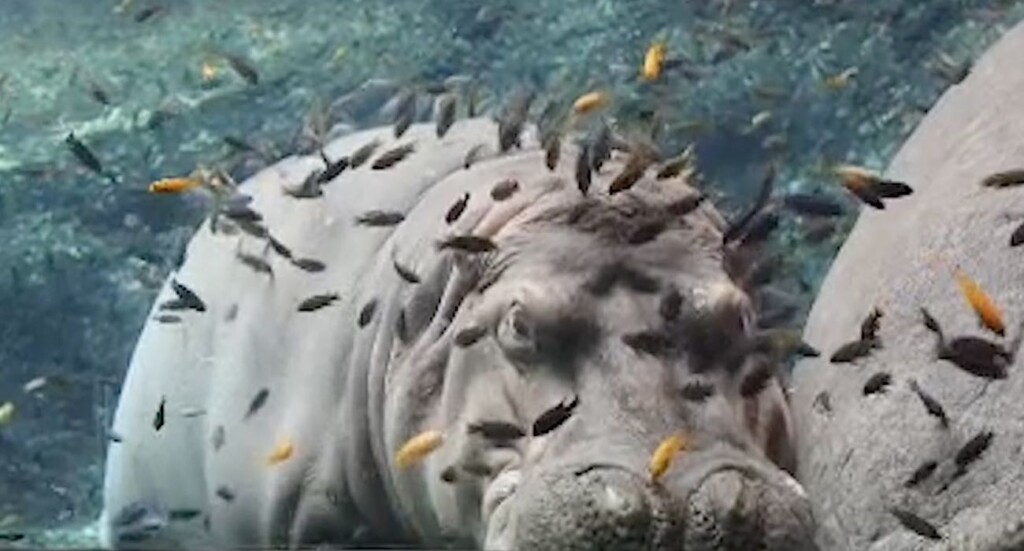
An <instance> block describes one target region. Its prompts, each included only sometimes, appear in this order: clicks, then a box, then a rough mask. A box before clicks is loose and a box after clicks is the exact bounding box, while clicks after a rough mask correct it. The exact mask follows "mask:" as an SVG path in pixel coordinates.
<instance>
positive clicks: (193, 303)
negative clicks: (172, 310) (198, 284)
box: [171, 278, 206, 312]
mask: <svg viewBox="0 0 1024 551" xmlns="http://www.w3.org/2000/svg"><path fill="white" fill-rule="evenodd" d="M171 289H174V294H176V295H178V300H180V301H181V302H182V303H183V304H184V305H185V307H186V308H187V309H189V310H195V311H196V312H205V311H206V303H204V302H203V300H202V299H200V298H199V295H197V294H196V293H195V292H194V291H193V290H192V289H189V288H188V287H186V286H185V285H183V284H182V283H181V282H179V281H178V280H177V279H174V278H171Z"/></svg>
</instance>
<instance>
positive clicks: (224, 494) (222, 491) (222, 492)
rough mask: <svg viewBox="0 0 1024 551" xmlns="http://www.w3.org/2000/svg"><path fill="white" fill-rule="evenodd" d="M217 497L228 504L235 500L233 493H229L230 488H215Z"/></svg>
mask: <svg viewBox="0 0 1024 551" xmlns="http://www.w3.org/2000/svg"><path fill="white" fill-rule="evenodd" d="M217 497H219V498H221V499H223V500H224V501H227V502H228V503H230V502H232V501H234V500H235V492H233V491H231V488H228V487H227V486H217Z"/></svg>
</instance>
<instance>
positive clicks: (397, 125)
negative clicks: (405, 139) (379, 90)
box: [392, 88, 416, 138]
mask: <svg viewBox="0 0 1024 551" xmlns="http://www.w3.org/2000/svg"><path fill="white" fill-rule="evenodd" d="M394 101H395V115H394V118H393V119H392V123H393V124H394V133H395V138H401V137H402V135H403V134H405V131H406V130H408V129H409V127H410V126H412V121H413V119H415V118H416V93H415V92H414V91H413V90H411V89H409V88H404V89H402V90H400V91H399V92H398V95H397V96H396V97H395V99H394Z"/></svg>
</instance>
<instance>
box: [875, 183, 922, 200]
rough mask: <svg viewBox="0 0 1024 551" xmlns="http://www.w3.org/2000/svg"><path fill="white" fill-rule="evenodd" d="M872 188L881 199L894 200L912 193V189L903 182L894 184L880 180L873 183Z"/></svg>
mask: <svg viewBox="0 0 1024 551" xmlns="http://www.w3.org/2000/svg"><path fill="white" fill-rule="evenodd" d="M873 188H874V191H875V193H876V194H878V196H879V197H881V198H882V199H896V198H898V197H906V196H907V195H910V194H911V193H914V188H912V187H910V186H908V185H907V184H904V183H903V182H894V181H892V180H881V181H879V182H877V183H875V185H874V186H873Z"/></svg>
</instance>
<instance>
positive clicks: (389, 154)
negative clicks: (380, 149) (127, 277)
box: [370, 143, 416, 170]
mask: <svg viewBox="0 0 1024 551" xmlns="http://www.w3.org/2000/svg"><path fill="white" fill-rule="evenodd" d="M415 150H416V144H414V143H407V144H404V145H400V146H397V147H395V148H393V149H390V150H388V151H385V152H384V153H381V154H380V157H377V160H375V161H373V164H372V165H370V168H372V169H373V170H384V169H387V168H391V167H393V166H395V165H396V164H398V163H399V162H401V161H402V160H403V159H405V158H406V157H408V156H409V155H410V154H412V152H413V151H415Z"/></svg>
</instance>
